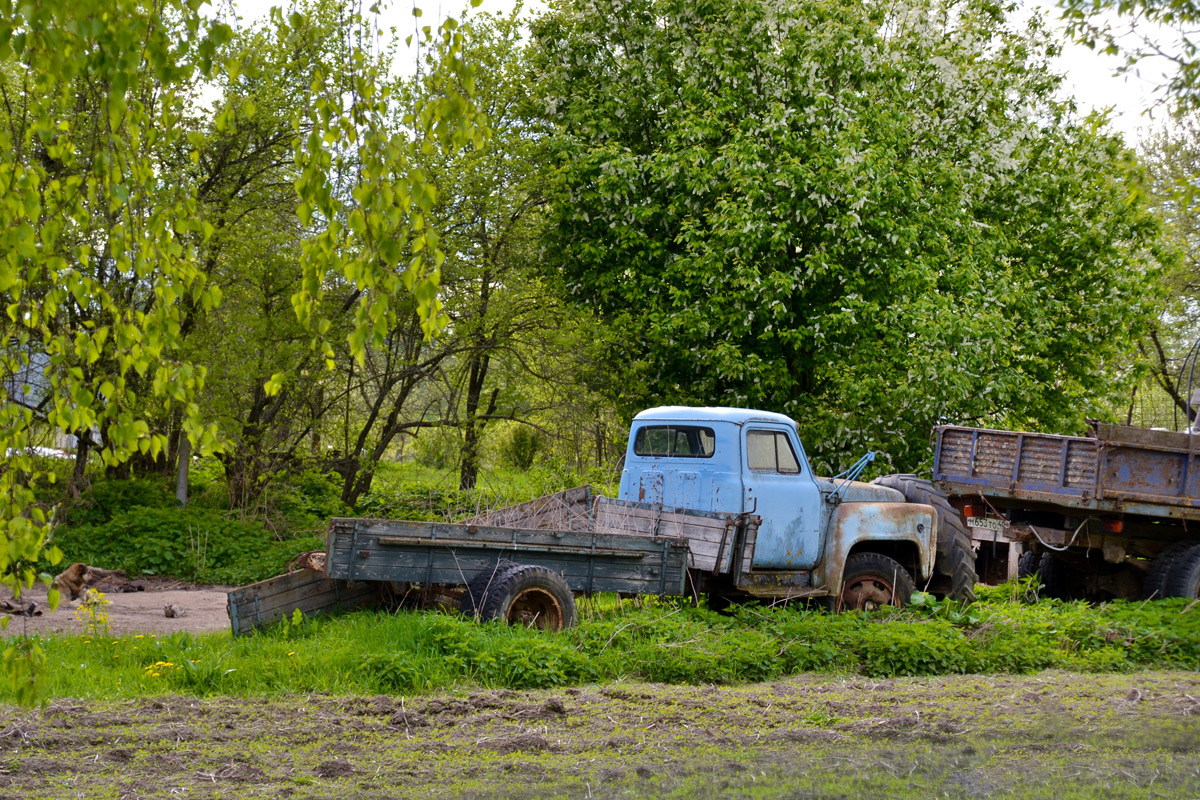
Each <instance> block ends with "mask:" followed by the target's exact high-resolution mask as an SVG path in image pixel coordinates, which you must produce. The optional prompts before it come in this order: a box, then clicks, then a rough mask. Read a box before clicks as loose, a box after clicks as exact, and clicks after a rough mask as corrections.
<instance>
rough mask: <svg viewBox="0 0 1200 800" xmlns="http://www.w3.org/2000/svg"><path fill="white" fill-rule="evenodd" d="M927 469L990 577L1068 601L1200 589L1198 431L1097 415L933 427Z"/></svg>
mask: <svg viewBox="0 0 1200 800" xmlns="http://www.w3.org/2000/svg"><path fill="white" fill-rule="evenodd" d="M933 479H934V481H935V482H936V483H937V484H938V487H939V488H940V489H941V490H942V491H943V492H944V493H945V494H946V495H947V496H948V497H949V498H950V500H951V504H952V505H953V506H954V507H955V508H957V509H958V510H959V511H960V513H961V515H962V517H963V520H964V522H965V523H966V525H967V527H968V530H969V531H970V534H971V539H972V542H973V545H974V546H975V547H976V548H978V553H979V562H978V563H979V569H980V574H981V576H982V577H984V578H985V579H986V580H987V582H993V583H994V582H998V581H1000V580H1003V579H1005V578H1009V577H1015V576H1027V575H1034V574H1036V575H1038V577H1039V578H1040V582H1041V584H1042V588H1043V590H1044V592H1045V593H1046V594H1048V595H1050V596H1052V597H1060V598H1064V599H1072V598H1074V599H1090V600H1104V599H1108V598H1121V599H1136V598H1145V599H1156V598H1162V597H1189V598H1193V599H1195V598H1197V597H1200V434H1198V433H1193V432H1177V431H1164V430H1153V429H1149V428H1140V427H1132V426H1124V425H1112V424H1106V423H1095V424H1093V425H1092V429H1091V431H1090V435H1087V436H1064V435H1056V434H1044V433H1025V432H1020V431H1005V430H993V429H988V428H974V427H966V426H959V425H943V426H939V427H937V428H935V429H934V464H933Z"/></svg>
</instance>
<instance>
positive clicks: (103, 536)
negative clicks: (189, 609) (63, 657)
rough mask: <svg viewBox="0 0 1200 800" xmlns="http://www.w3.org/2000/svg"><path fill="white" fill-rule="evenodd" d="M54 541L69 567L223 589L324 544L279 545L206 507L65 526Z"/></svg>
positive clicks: (136, 512)
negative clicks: (82, 565) (75, 563)
mask: <svg viewBox="0 0 1200 800" xmlns="http://www.w3.org/2000/svg"><path fill="white" fill-rule="evenodd" d="M54 541H55V544H57V545H58V546H59V548H60V549H61V550H62V551H63V555H64V560H65V561H66V562H67V563H70V562H72V561H82V562H85V563H88V564H91V565H93V566H98V567H105V568H108V569H123V570H125V571H126V572H127V573H128V574H129V575H130V577H136V576H141V575H159V576H169V577H172V578H177V579H180V580H187V581H196V582H199V583H224V584H243V583H252V582H254V581H258V580H263V579H265V578H269V577H271V576H273V575H277V574H279V573H280V572H281V571H282V570H283V568H284V567H285V566H286V564H287V562H288V560H289V559H290V558H291V557H293V556H294V555H296V554H297V553H300V552H303V551H305V550H314V549H319V548H320V547H321V546H322V544H323V543H322V542H321V540H319V539H317V538H316V537H306V538H302V539H290V540H286V541H277V540H275V539H273V538H272V536H271V534H270V533H269V532H268V531H267V530H266V529H265V528H264V527H263V526H262V525H260V524H258V523H256V522H247V521H242V520H237V519H229V518H228V517H227V516H226V515H225V514H223V513H221V512H219V511H215V510H213V509H207V508H131V509H129V510H127V511H124V512H122V513H118V514H116V515H115V516H114V517H113V518H112V519H110V520H109V521H108V522H105V523H103V524H98V525H72V526H64V527H60V528H59V529H57V530H56V531H55V533H54Z"/></svg>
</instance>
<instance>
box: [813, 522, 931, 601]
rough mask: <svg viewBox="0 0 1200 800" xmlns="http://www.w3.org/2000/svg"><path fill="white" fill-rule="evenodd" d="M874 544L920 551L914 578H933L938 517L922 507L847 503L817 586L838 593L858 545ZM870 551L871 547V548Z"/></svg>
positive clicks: (816, 573)
mask: <svg viewBox="0 0 1200 800" xmlns="http://www.w3.org/2000/svg"><path fill="white" fill-rule="evenodd" d="M872 541H887V542H909V543H911V544H912V545H913V547H914V548H915V549H916V551H917V571H918V574H917V575H916V576H914V577H916V578H917V580H923V579H925V578H928V577H929V576H931V575H932V574H933V562H934V559H935V558H936V556H937V516H936V514H935V512H934V509H933V506H927V505H924V504H922V503H867V502H863V503H843V504H842V505H841V506H839V507H838V508H837V510H836V511H834V513H833V515H832V517H831V518H830V521H829V533H828V536H827V537H826V547H825V559H824V561H823V562H822V563H821V564H820V566H819V567H818V568H817V569H816V570H814V571H813V578H814V579H813V585H814V586H816V587H819V588H825V589H828V590H829V592H830V593H836V592H838V591H839V590H840V589H841V583H842V573H843V570H844V569H845V565H846V559H847V558H849V557H850V553H851V552H852V551H853V550H854V548H855V546H856V545H859V544H869V543H870V542H872ZM868 549H869V547H868Z"/></svg>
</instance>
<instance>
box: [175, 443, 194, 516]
mask: <svg viewBox="0 0 1200 800" xmlns="http://www.w3.org/2000/svg"><path fill="white" fill-rule="evenodd" d="M178 453H179V460H178V464H177V466H176V468H175V500H176V501H177V502H178V503H179V507H180V508H187V501H188V478H189V477H190V475H191V468H192V442H191V440H190V439H188V437H187V434H185V433H184V432H183V431H180V432H179V448H178Z"/></svg>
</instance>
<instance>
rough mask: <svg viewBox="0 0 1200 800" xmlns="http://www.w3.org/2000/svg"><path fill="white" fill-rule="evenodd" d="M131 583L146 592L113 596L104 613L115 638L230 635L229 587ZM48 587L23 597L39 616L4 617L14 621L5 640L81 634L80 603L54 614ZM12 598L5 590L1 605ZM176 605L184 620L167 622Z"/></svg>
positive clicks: (66, 603)
mask: <svg viewBox="0 0 1200 800" xmlns="http://www.w3.org/2000/svg"><path fill="white" fill-rule="evenodd" d="M128 584H129V585H131V586H133V587H137V586H140V587H142V591H136V590H135V591H123V592H109V593H106V594H105V595H104V599H106V600H108V603H109V604H108V605H107V606H106V607H105V611H106V613H107V614H108V627H109V631H110V632H111V633H112V634H113V635H116V636H122V635H125V634H129V633H157V634H160V635H161V634H167V633H176V632H180V631H186V632H189V633H202V632H206V631H216V630H228V629H229V613H228V611H227V610H226V597H225V595H226V593H228V592H229V590H230V587H228V586H197V585H195V584H189V583H184V582H182V581H171V580H165V579H163V578H134V579H132V580H130V581H128ZM47 593H48V592H47V589H46V587H44V586H42V585H40V584H38V585H36V586H34V587H33V588H32V589H27V590H25V591H23V592H21V601H20V602H21V603H22V604H28V603H30V602H33V603H35V604H36V609H37V610H38V611H40V612H41V613H40V614H39V615H37V616H32V617H29V616H19V615H5V616H7V617H8V618H9V623H8V628H7V630H5V631H3V632H2V633H0V635H4V636H13V635H21V634H23V633H37V634H41V635H43V636H44V635H47V634H52V633H82V632H83V629H84V623H83V621H82V620H80V619H79V618H78V616H77V615H76V613H75V611H76V610H77V609H78V608H79V605H80V602H81V601H80V600H67V599H65V598H64V599H63V601H62V602H60V603H59V605H58V610H57V611H55V612H54V613H50V607H49V606H48V605H47V603H46V597H47ZM11 599H12V593H11V592H10V591H9V590H8V589H7V588H0V601H3V600H11ZM169 605H170V606H175V607H176V608H177V609H182V610H183V611H184V612H186V613H185V614H184V615H183V616H175V617H168V616H167V615H166V612H165V609H166V607H167V606H169Z"/></svg>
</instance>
